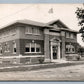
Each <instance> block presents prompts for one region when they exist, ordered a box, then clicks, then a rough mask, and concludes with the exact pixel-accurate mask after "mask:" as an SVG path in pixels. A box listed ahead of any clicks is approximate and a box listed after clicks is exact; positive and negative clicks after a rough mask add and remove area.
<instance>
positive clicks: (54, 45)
mask: <svg viewBox="0 0 84 84" xmlns="http://www.w3.org/2000/svg"><path fill="white" fill-rule="evenodd" d="M60 42H61V41H60V40H59V39H57V38H53V39H51V41H50V45H51V47H50V48H51V49H50V50H51V62H54V61H56V60H57V59H60Z"/></svg>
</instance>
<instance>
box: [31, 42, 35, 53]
mask: <svg viewBox="0 0 84 84" xmlns="http://www.w3.org/2000/svg"><path fill="white" fill-rule="evenodd" d="M31 52H35V43H31Z"/></svg>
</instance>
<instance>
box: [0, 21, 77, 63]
mask: <svg viewBox="0 0 84 84" xmlns="http://www.w3.org/2000/svg"><path fill="white" fill-rule="evenodd" d="M76 49H77V31H74V30H71V29H69V28H68V27H67V26H66V25H65V24H64V23H63V22H61V21H60V20H56V21H51V22H49V23H46V24H44V23H40V22H35V21H31V20H17V21H16V22H13V23H11V24H9V25H7V26H5V27H3V28H1V29H0V63H4V62H10V63H36V62H38V58H40V57H44V59H45V61H51V62H53V61H56V60H58V59H64V58H66V56H68V55H70V54H71V55H72V54H74V55H76V54H77V50H76Z"/></svg>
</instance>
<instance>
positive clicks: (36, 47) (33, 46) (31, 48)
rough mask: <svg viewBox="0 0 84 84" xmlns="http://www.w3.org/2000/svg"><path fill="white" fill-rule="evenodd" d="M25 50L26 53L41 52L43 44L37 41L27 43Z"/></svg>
mask: <svg viewBox="0 0 84 84" xmlns="http://www.w3.org/2000/svg"><path fill="white" fill-rule="evenodd" d="M25 52H26V53H39V52H41V46H40V44H37V43H27V44H26V45H25Z"/></svg>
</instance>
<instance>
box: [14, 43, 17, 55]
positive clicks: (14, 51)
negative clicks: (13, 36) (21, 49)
mask: <svg viewBox="0 0 84 84" xmlns="http://www.w3.org/2000/svg"><path fill="white" fill-rule="evenodd" d="M16 52H17V50H16V42H15V41H13V53H14V54H16Z"/></svg>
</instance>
